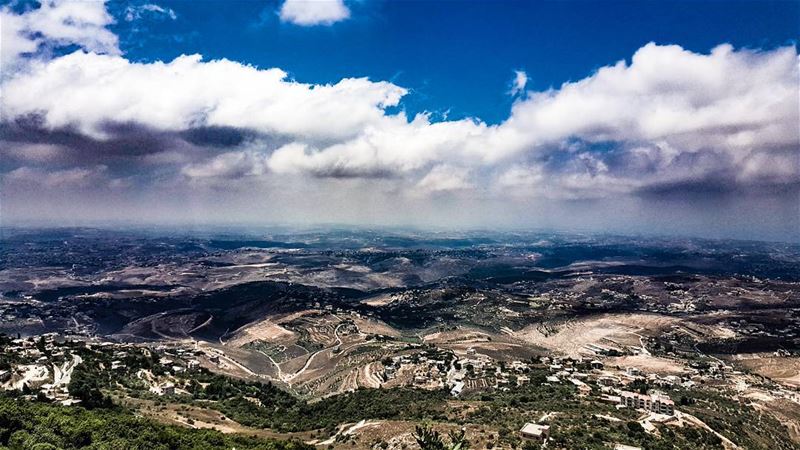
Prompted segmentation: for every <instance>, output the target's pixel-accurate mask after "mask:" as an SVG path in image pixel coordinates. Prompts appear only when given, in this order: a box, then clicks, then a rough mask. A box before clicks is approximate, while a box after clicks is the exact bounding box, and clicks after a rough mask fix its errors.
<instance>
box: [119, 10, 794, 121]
mask: <svg viewBox="0 0 800 450" xmlns="http://www.w3.org/2000/svg"><path fill="white" fill-rule="evenodd" d="M158 3H159V4H160V5H162V6H164V7H168V8H171V9H172V10H174V11H175V12H176V14H177V20H174V21H172V20H155V21H152V22H150V23H147V24H146V25H143V24H142V23H141V22H133V23H131V22H126V21H124V20H119V21H118V23H117V25H115V26H112V27H111V29H112V30H114V31H116V32H118V33H119V34H120V36H122V37H123V40H122V42H121V48H122V50H123V51H124V52H125V54H126V56H128V57H129V58H131V59H134V60H143V61H152V60H157V59H161V60H171V59H173V58H174V57H176V56H179V55H180V54H184V53H187V54H190V53H201V54H202V55H203V56H205V57H207V58H228V59H232V60H235V61H241V62H246V63H249V64H254V65H257V66H259V67H265V68H266V67H280V68H282V69H284V70H286V71H287V72H289V73H290V74H291V75H292V76H293V77H295V78H296V79H298V80H299V81H303V82H312V83H333V82H336V81H338V80H340V79H342V78H345V77H352V76H366V77H370V78H371V79H374V80H391V81H393V82H395V83H397V84H399V85H401V86H403V87H406V88H409V89H411V90H412V92H411V94H410V95H409V96H407V97H406V98H405V99H404V102H403V105H404V106H405V107H406V108H407V109H408V110H409V111H411V112H418V111H420V110H426V111H431V112H436V113H444V112H446V111H449V113H450V116H449V117H451V118H463V117H479V118H481V119H483V120H485V121H487V122H490V123H497V122H499V121H501V120H503V119H504V118H506V117H507V116H508V110H509V108H510V106H511V102H512V99H511V98H510V97H509V96H508V95H507V92H508V84H509V82H510V80H511V79H512V78H513V70H516V69H521V70H525V71H526V72H527V73H528V76H529V85H528V87H529V88H530V89H533V90H537V91H539V90H546V89H548V88H550V87H558V86H560V85H561V84H562V83H564V82H566V81H570V80H577V79H581V78H584V77H586V76H588V75H590V74H591V73H592V72H593V71H594V70H596V69H598V68H599V67H602V66H604V65H607V64H609V63H612V62H614V61H617V60H620V59H626V58H627V59H630V57H631V55H632V54H633V53H634V52H635V51H636V50H637V49H638V48H640V47H641V46H643V45H645V44H647V43H648V42H651V41H653V42H656V43H658V44H679V45H681V46H682V47H684V48H686V49H688V50H692V51H696V52H707V51H708V50H710V49H711V48H713V47H714V46H716V45H718V44H720V43H723V42H727V43H731V44H733V45H734V46H735V47H737V48H738V47H749V48H760V49H771V48H775V47H778V46H783V45H787V44H793V43H795V42H796V40H797V38H798V36H799V31H800V30H799V29H798V23H800V2H792V1H779V2H770V1H761V0H759V1H741V2H736V1H734V2H722V1H708V2H701V1H678V2H669V1H655V2H653V1H651V2H647V1H624V2H613V1H608V2H606V1H554V2H536V1H464V2H456V1H424V0H419V1H416V0H415V1H382V0H363V1H357V2H349V3H348V6H349V7H350V8H351V11H352V13H351V18H350V19H348V20H344V21H341V22H337V23H335V24H333V25H331V26H316V27H302V26H297V25H294V24H291V23H282V22H281V21H280V19H279V17H278V15H277V13H276V11H277V10H278V8H279V6H280V5H279V2H260V1H236V0H233V1H228V0H226V1H223V2H219V1H212V0H204V1H200V2H187V1H163V2H158ZM113 9H114V7H112V10H113ZM115 9H116V10H117V11H119V12H118V13H117V14H119V15H120V16H121V15H122V11H124V7H123V4H122V3H120V4H119V5H115ZM133 28H138V29H140V31H139V32H136V33H133V32H132V29H133ZM126 37H127V38H126Z"/></svg>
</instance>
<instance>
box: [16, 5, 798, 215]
mask: <svg viewBox="0 0 800 450" xmlns="http://www.w3.org/2000/svg"><path fill="white" fill-rule="evenodd" d="M292 3H294V2H292ZM315 3H316V2H315ZM72 5H73V4H72V3H66V2H61V1H58V2H57V1H51V2H45V3H44V4H43V6H42V8H40V9H37V10H30V11H27V12H24V13H22V14H15V13H14V12H12V11H10V10H8V9H2V10H1V11H2V12H1V13H2V14H4V17H3V25H4V27H3V33H4V34H3V45H4V46H10V47H12V48H15V49H16V50H14V52H12V53H13V54H15V55H17V56H19V55H25V54H34V55H36V56H35V57H25V58H22V59H21V61H23V62H24V64H23V66H20V67H19V70H16V71H14V72H12V73H8V74H6V75H5V77H4V78H3V81H2V91H3V97H2V108H3V111H4V116H3V120H2V122H0V131H2V133H1V134H2V139H3V141H2V142H0V147H2V148H4V150H3V151H2V155H3V156H5V157H6V158H4V159H5V160H6V161H4V162H3V165H2V166H0V170H1V171H4V172H5V174H6V175H5V178H6V182H8V180H11V181H14V182H17V181H19V180H20V179H22V178H26V177H28V178H30V177H41V178H42V179H43V180H45V181H44V182H43V183H41V185H43V186H51V187H55V186H58V185H59V181H58V180H60V179H72V178H75V179H85V178H86V177H87V176H88V174H87V173H86V172H85V171H86V170H91V171H92V172H93V173H104V174H106V175H105V176H107V177H108V178H109V179H126V180H127V179H129V178H128V177H130V176H132V175H133V174H134V173H135V174H137V178H136V182H137V183H142V185H140V186H138V187H139V188H140V189H147V187H148V185H147V183H150V184H151V185H153V186H156V185H159V186H160V185H163V184H164V183H168V182H171V183H173V184H175V183H186V182H188V183H189V184H191V185H197V183H206V182H208V183H210V182H212V181H213V182H214V183H216V186H219V187H223V188H224V186H225V182H226V181H231V182H232V181H234V180H248V182H262V183H263V184H265V185H267V184H269V183H271V182H272V181H270V180H275V179H280V180H304V181H303V182H306V181H307V182H308V183H310V184H309V186H314V187H315V189H319V190H323V191H325V190H335V189H339V188H340V187H341V186H342V185H344V184H345V183H344V182H342V180H343V179H350V180H353V179H359V180H363V181H364V183H373V184H374V185H378V183H379V182H380V186H381V189H380V190H379V191H375V192H380V195H395V194H397V193H399V194H398V195H400V196H402V195H403V194H404V193H408V194H410V196H412V197H414V198H421V197H424V196H426V195H427V196H432V197H444V196H442V195H440V194H442V193H445V192H451V193H452V192H458V193H459V195H460V196H468V195H470V194H472V195H474V196H476V197H480V196H486V195H494V196H496V197H495V198H496V199H497V200H498V201H504V200H505V199H509V198H549V199H598V198H604V197H606V198H621V197H624V196H628V197H636V196H652V195H658V194H659V193H664V192H675V191H681V190H684V191H688V190H694V191H697V190H698V189H704V188H709V189H710V188H712V187H713V189H715V190H716V191H725V190H730V191H731V192H736V193H737V194H738V193H741V192H751V191H756V190H761V191H766V192H771V191H775V192H777V191H786V190H794V191H792V192H796V191H797V189H798V186H800V126H798V123H800V117H798V116H799V115H800V106H799V103H800V92H798V86H799V85H800V84H799V83H800V75H798V54H797V49H796V48H795V47H793V46H789V47H784V48H778V49H774V50H768V51H760V50H751V49H738V50H737V49H734V48H733V47H731V46H730V45H720V46H718V47H716V48H714V49H711V50H710V52H708V53H696V52H691V51H688V50H686V49H683V48H681V47H679V46H676V45H667V46H663V45H657V44H648V45H645V46H644V47H642V48H641V49H639V50H638V51H636V52H635V54H634V55H632V57H631V59H630V60H629V61H619V62H616V63H613V64H610V65H608V66H605V67H602V68H600V69H599V70H597V71H596V72H595V73H592V74H589V75H588V76H587V77H585V78H583V79H579V80H577V81H571V82H567V83H564V84H563V85H561V86H558V87H555V88H552V89H549V90H546V91H540V92H533V91H530V90H528V86H527V85H528V82H527V79H528V76H527V74H526V73H525V72H522V71H517V72H515V78H514V80H513V82H512V84H511V86H510V93H511V94H512V95H514V96H515V97H516V98H515V101H514V104H513V106H512V108H511V110H510V112H509V115H508V118H507V119H506V120H504V121H503V122H501V123H499V124H493V125H489V124H486V123H484V122H482V121H481V120H480V119H479V118H470V119H463V120H447V119H440V120H436V119H434V118H433V116H432V115H430V114H427V113H421V114H417V115H415V116H413V117H410V116H407V115H406V113H405V112H404V111H403V110H402V106H403V103H402V99H403V97H404V96H406V95H407V94H408V90H407V89H405V88H404V87H401V86H398V85H395V84H394V83H391V82H387V81H380V80H370V79H366V78H345V79H343V80H341V81H338V82H335V83H331V84H311V83H303V82H301V81H297V80H294V79H292V78H290V77H289V76H288V75H287V73H286V72H284V71H283V70H281V69H279V68H259V67H254V66H250V65H247V64H242V63H239V62H235V61H229V60H225V59H222V60H205V59H203V58H202V57H201V56H200V55H185V56H181V57H179V58H176V59H174V60H173V61H166V62H161V61H156V62H147V63H144V62H132V61H129V60H128V59H126V58H124V57H123V56H120V55H119V50H118V48H117V47H116V37H114V36H113V34H110V32H108V30H107V29H106V28H105V27H106V26H107V25H108V24H109V23H111V22H112V21H113V19H112V18H111V17H108V16H107V13H106V12H105V9H104V8H103V7H102V4H101V3H92V2H80V3H79V5H78V6H72ZM97 5H100V7H98V6H97ZM145 6H146V5H145ZM289 6H290V2H287V3H286V4H285V5H284V7H285V8H287V7H289ZM341 6H342V7H343V4H342V5H341ZM54 10H55V12H54ZM40 11H43V12H40ZM151 12H159V11H157V10H155V9H154V10H153V11H151ZM40 16H41V17H47V19H43V18H41V17H40ZM54 23H55V24H57V25H58V24H60V25H59V26H52V24H54ZM7 24H11V25H7ZM43 24H44V25H43ZM62 27H66V28H68V29H69V30H63V29H62ZM89 29H94V30H95V31H98V30H99V31H100V32H99V33H97V34H95V35H93V36H91V37H90V36H87V35H86V32H87V30H89ZM35 30H47V31H46V32H45V31H35ZM7 34H8V35H9V36H11V38H10V40H7V38H6V35H7ZM108 34H110V36H111V37H109V36H108ZM54 43H59V44H58V45H63V44H66V43H74V44H78V45H79V46H81V47H82V48H83V50H79V51H75V52H73V53H70V54H66V55H63V56H58V57H48V56H47V55H46V54H45V53H46V52H42V49H43V48H45V47H47V46H48V45H56V44H54ZM396 107H399V108H396ZM98 167H104V169H102V170H99V169H97V168H98ZM87 168H90V169H87ZM18 170H19V172H15V171H18ZM70 171H72V172H70ZM49 174H56V175H53V176H50V175H49ZM81 174H84V175H85V176H84V177H83V178H82V176H81ZM15 180H16V181H15ZM326 182H330V184H329V185H328V184H325V183H326ZM297 183H301V182H300V181H297ZM376 195H377V194H376Z"/></svg>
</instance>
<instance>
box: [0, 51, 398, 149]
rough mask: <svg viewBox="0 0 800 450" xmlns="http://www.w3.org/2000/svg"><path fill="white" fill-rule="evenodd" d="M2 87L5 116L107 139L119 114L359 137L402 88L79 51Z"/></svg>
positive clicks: (193, 60) (164, 123) (158, 124)
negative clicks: (309, 81) (311, 80)
mask: <svg viewBox="0 0 800 450" xmlns="http://www.w3.org/2000/svg"><path fill="white" fill-rule="evenodd" d="M4 88H5V89H4V91H5V98H4V99H3V105H4V107H5V111H6V113H7V114H8V116H9V117H22V116H26V115H40V116H41V119H42V120H43V125H44V126H45V127H47V128H50V129H56V128H63V127H75V128H77V129H79V130H81V131H82V132H83V133H85V134H88V135H92V136H103V135H104V134H105V133H104V131H103V130H104V127H105V125H106V124H107V123H109V122H111V121H116V122H121V123H126V122H130V123H136V124H140V125H144V126H147V127H150V128H152V129H155V130H188V129H191V128H197V127H204V126H221V127H224V126H231V127H238V128H247V129H252V130H257V131H259V132H262V133H266V134H289V135H296V136H302V137H304V138H307V139H322V140H324V139H344V138H348V137H352V136H355V135H357V134H359V133H360V132H361V131H363V130H364V129H365V128H366V127H367V126H369V125H370V124H372V123H375V122H379V121H381V120H382V119H383V118H384V109H385V108H386V107H389V106H395V105H397V104H398V102H399V101H400V98H401V97H402V96H403V95H404V94H405V93H406V90H405V89H403V88H400V87H398V86H395V85H393V84H392V83H388V82H372V81H369V80H367V79H365V78H348V79H344V80H341V81H339V82H338V83H336V84H331V85H311V84H305V83H299V82H295V81H292V80H289V79H288V78H287V75H286V73H285V72H284V71H282V70H280V69H266V70H259V69H258V68H255V67H252V66H248V65H243V64H239V63H236V62H232V61H228V60H216V61H203V60H202V58H201V56H200V55H189V56H181V57H179V58H177V59H175V60H174V61H171V62H168V63H163V62H156V63H132V62H130V61H128V60H126V59H125V58H123V57H120V56H113V55H100V54H95V53H85V52H75V53H72V54H69V55H66V56H63V57H60V58H57V59H55V60H52V61H48V62H34V63H32V64H31V66H30V70H29V71H28V72H26V73H25V74H24V75H20V76H18V77H15V78H13V79H10V80H8V81H7V82H6V83H5V84H4Z"/></svg>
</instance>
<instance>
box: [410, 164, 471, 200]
mask: <svg viewBox="0 0 800 450" xmlns="http://www.w3.org/2000/svg"><path fill="white" fill-rule="evenodd" d="M471 187H472V184H471V183H470V182H469V170H467V169H465V168H462V167H453V166H447V165H439V166H435V167H434V168H433V169H431V170H430V172H428V173H427V174H426V175H425V176H424V177H422V179H421V180H420V181H419V183H417V185H416V188H417V189H418V190H419V191H421V192H423V193H437V192H450V191H461V190H465V189H469V188H471Z"/></svg>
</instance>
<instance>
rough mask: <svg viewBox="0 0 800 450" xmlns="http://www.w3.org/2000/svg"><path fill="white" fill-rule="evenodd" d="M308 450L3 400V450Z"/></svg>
mask: <svg viewBox="0 0 800 450" xmlns="http://www.w3.org/2000/svg"><path fill="white" fill-rule="evenodd" d="M6 448H7V449H11V450H55V449H64V450H69V449H79V448H80V449H96V450H101V449H102V450H171V449H181V450H183V449H186V450H212V449H214V450H217V449H232V448H236V449H237V450H307V449H310V448H312V447H310V446H308V445H306V444H303V443H301V442H296V441H274V440H265V439H257V438H252V437H245V436H241V435H225V434H222V433H220V432H218V431H213V430H193V429H188V428H183V427H178V426H169V425H163V424H160V423H157V422H154V421H152V420H148V419H144V418H140V417H136V416H134V415H133V414H132V413H130V412H128V411H125V410H122V409H119V408H110V409H109V408H106V409H96V410H87V409H85V408H82V407H65V406H56V405H50V404H45V403H39V402H31V401H24V400H18V399H13V398H8V397H0V449H4V450H5V449H6Z"/></svg>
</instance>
